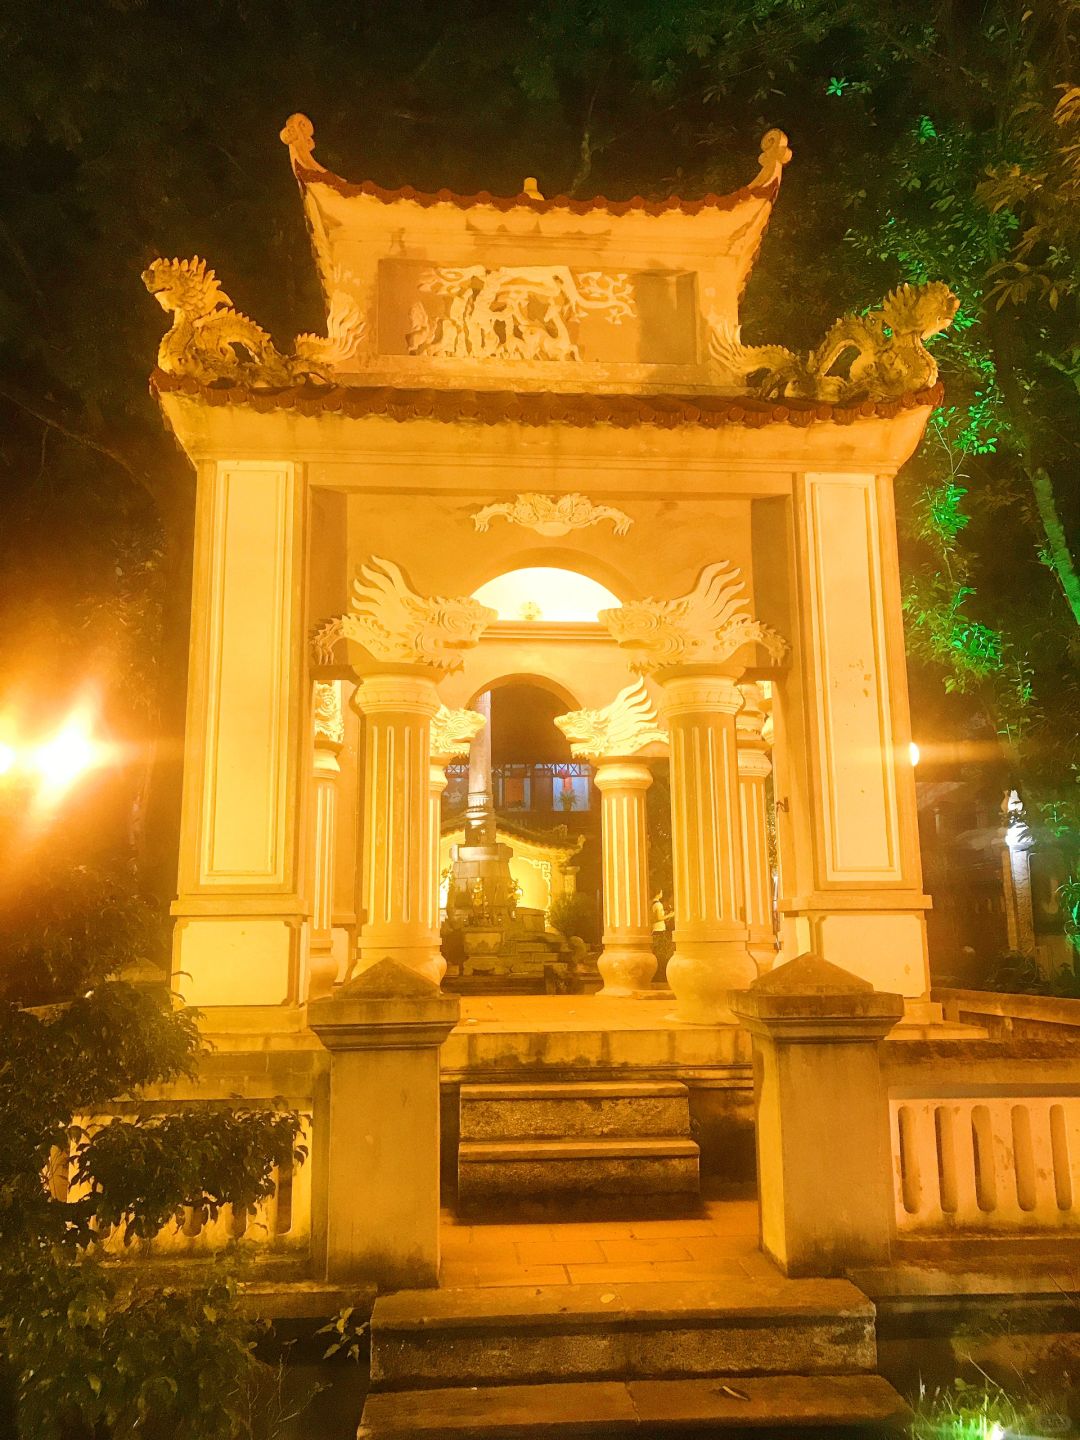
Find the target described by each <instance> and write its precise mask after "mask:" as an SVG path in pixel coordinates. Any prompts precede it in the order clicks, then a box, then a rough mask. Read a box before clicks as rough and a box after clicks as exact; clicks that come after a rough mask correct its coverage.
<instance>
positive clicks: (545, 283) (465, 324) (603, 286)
mask: <svg viewBox="0 0 1080 1440" xmlns="http://www.w3.org/2000/svg"><path fill="white" fill-rule="evenodd" d="M420 290H421V292H422V293H425V294H427V295H430V296H431V297H432V299H433V301H434V302H435V303H434V304H433V305H432V307H431V312H429V309H428V305H427V304H425V303H424V301H423V300H418V301H417V302H416V303H415V304H414V305H413V307H412V310H411V312H410V314H409V324H408V330H407V333H406V344H407V346H408V350H409V354H410V355H426V356H431V357H435V358H443V359H450V358H462V357H467V358H473V359H482V358H489V359H499V360H580V359H581V350H580V348H579V344H578V329H579V327H580V324H581V321H582V320H583V319H584V318H585V316H586V315H588V314H590V313H600V314H604V315H606V316H607V318H608V319H609V320H610V322H611V323H612V324H613V325H621V324H622V322H623V321H624V320H627V319H630V318H632V317H633V316H634V315H635V314H636V313H637V311H636V303H635V300H634V289H633V281H632V279H631V277H630V276H629V275H624V274H604V273H603V272H601V271H599V270H579V271H573V270H571V269H569V267H568V266H565V265H514V266H508V265H504V266H498V267H497V268H494V269H490V268H488V267H486V266H483V265H463V266H446V265H442V266H436V267H433V268H432V269H430V270H428V271H427V272H425V274H424V275H423V277H422V279H421V281H420Z"/></svg>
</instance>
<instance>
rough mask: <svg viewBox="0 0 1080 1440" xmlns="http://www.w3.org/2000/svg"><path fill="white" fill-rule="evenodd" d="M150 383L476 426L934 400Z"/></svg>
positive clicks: (166, 379)
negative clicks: (467, 422) (843, 400)
mask: <svg viewBox="0 0 1080 1440" xmlns="http://www.w3.org/2000/svg"><path fill="white" fill-rule="evenodd" d="M150 384H151V388H152V389H154V390H156V391H157V392H158V393H160V394H169V393H172V394H179V395H189V396H191V397H193V398H195V399H198V400H199V401H201V402H202V403H203V404H204V405H243V406H246V407H248V408H250V409H252V410H258V411H261V412H266V411H271V410H295V411H296V412H297V414H300V415H343V416H345V417H347V418H348V419H353V420H355V419H360V418H363V417H366V416H383V417H385V418H386V419H388V420H401V421H404V420H441V421H445V422H447V423H453V422H454V421H458V420H472V421H475V422H477V423H479V424H481V425H499V424H507V423H509V424H518V425H549V424H559V425H577V426H586V425H617V426H620V427H623V428H626V427H629V426H633V425H658V426H660V427H662V428H663V429H672V428H674V427H675V426H678V425H700V426H703V427H705V428H706V429H716V428H718V427H719V426H722V425H745V426H748V427H749V428H751V429H753V430H757V429H760V427H761V426H763V425H775V424H787V425H796V426H799V427H802V426H805V425H812V424H814V423H815V422H819V421H831V422H832V423H833V424H834V425H850V424H852V423H853V422H854V421H856V420H862V419H873V418H877V419H892V418H894V417H895V416H896V415H899V414H900V413H901V412H902V411H904V410H912V409H915V408H917V407H918V406H922V405H937V404H938V403H939V402H940V400H941V396H942V387H941V385H940V384H938V385H934V386H932V387H931V388H930V389H927V390H917V391H915V392H914V393H912V394H909V395H901V396H899V397H897V398H896V399H891V400H862V401H858V402H855V403H853V404H849V405H830V404H825V403H823V402H821V401H817V400H759V399H757V398H756V397H754V396H750V395H734V396H732V395H598V394H584V393H582V394H569V395H566V394H558V393H556V392H554V391H547V390H543V391H517V390H418V389H405V388H402V387H398V386H391V385H315V384H310V383H308V384H303V385H292V386H289V387H287V388H285V389H263V388H258V389H256V388H253V387H250V386H245V385H201V384H200V383H199V382H198V381H197V380H193V379H191V378H190V377H188V376H185V375H171V374H167V373H166V372H165V371H163V370H155V371H154V372H153V374H152V375H151V377H150Z"/></svg>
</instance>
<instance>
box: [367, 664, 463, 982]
mask: <svg viewBox="0 0 1080 1440" xmlns="http://www.w3.org/2000/svg"><path fill="white" fill-rule="evenodd" d="M353 703H354V704H355V705H356V706H357V708H358V709H359V710H361V711H362V712H363V715H364V718H365V721H366V724H365V726H364V824H363V892H362V893H363V908H364V912H365V918H364V923H363V926H362V927H361V930H360V958H359V963H358V969H359V971H360V972H363V971H365V970H367V969H368V968H369V967H370V966H372V965H375V964H377V963H378V961H380V960H384V959H386V958H388V957H389V958H391V959H394V960H398V961H400V962H401V963H402V964H403V965H407V966H409V967H410V968H411V969H413V970H415V971H417V973H418V974H420V975H423V976H425V977H426V978H427V979H428V980H430V981H432V982H433V983H434V984H436V985H437V984H438V983H439V981H440V980H441V978H442V975H443V971H444V970H445V968H446V965H445V962H444V961H443V959H442V956H441V955H440V954H439V937H438V933H437V931H433V930H432V925H431V879H430V868H431V844H430V839H429V829H430V823H431V822H430V816H431V810H430V791H431V749H430V746H431V720H432V717H433V716H434V715H435V714H436V712H437V711H438V708H439V697H438V692H437V691H436V688H435V681H434V679H433V678H432V675H431V672H427V673H416V672H415V671H414V672H413V673H399V674H387V675H367V676H365V677H364V679H363V680H361V681H360V683H359V685H358V686H357V687H356V694H355V696H354V700H353Z"/></svg>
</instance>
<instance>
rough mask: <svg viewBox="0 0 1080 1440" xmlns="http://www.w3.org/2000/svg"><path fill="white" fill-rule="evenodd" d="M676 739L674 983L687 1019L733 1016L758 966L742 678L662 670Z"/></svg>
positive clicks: (673, 764) (673, 788)
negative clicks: (741, 738)
mask: <svg viewBox="0 0 1080 1440" xmlns="http://www.w3.org/2000/svg"><path fill="white" fill-rule="evenodd" d="M656 679H657V680H658V681H659V682H660V685H661V687H662V689H663V694H664V700H663V714H664V719H665V720H666V722H667V728H668V732H669V734H670V737H671V849H672V870H673V879H674V889H675V953H674V954H673V955H672V957H671V959H670V960H669V961H668V965H667V978H668V984H669V985H670V986H671V988H672V990H673V991H674V992H675V996H676V999H677V1000H678V1002H679V1003H678V1012H677V1013H678V1014H679V1016H680V1017H681V1018H682V1019H685V1020H692V1021H696V1022H699V1023H704V1024H714V1023H717V1022H728V1021H730V1020H731V1010H730V1007H729V1004H728V992H729V991H731V990H739V989H742V988H744V987H745V986H747V985H749V984H750V982H751V981H752V980H753V979H754V977H755V975H756V973H757V970H756V967H755V965H754V962H753V960H752V959H751V957H750V954H749V952H748V950H747V930H746V921H745V919H744V918H743V899H742V884H743V858H742V834H741V826H740V823H739V808H738V807H739V795H738V761H737V753H736V740H735V714H736V711H737V710H738V709H739V707H740V705H741V704H742V697H741V695H740V694H739V691H738V687H737V686H736V683H735V678H734V676H732V675H725V674H708V673H705V674H699V673H694V672H693V671H691V670H690V669H689V668H687V669H680V670H674V669H669V670H659V671H657V674H656Z"/></svg>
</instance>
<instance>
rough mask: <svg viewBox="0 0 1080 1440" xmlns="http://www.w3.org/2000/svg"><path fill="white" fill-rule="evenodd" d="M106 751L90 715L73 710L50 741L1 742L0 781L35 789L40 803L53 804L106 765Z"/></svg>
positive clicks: (106, 748)
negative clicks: (91, 772) (93, 726)
mask: <svg viewBox="0 0 1080 1440" xmlns="http://www.w3.org/2000/svg"><path fill="white" fill-rule="evenodd" d="M108 748H109V747H107V746H106V745H104V744H103V743H102V742H101V741H100V740H96V739H95V738H94V736H93V733H92V731H91V726H90V719H89V716H88V715H87V714H86V713H85V712H82V711H76V712H74V713H73V714H72V715H70V716H69V717H68V719H67V720H66V721H65V722H64V724H63V726H62V727H61V728H60V729H59V730H58V731H57V732H56V734H55V735H53V736H52V738H51V739H49V740H44V741H39V742H36V743H33V744H30V745H25V746H24V745H19V744H13V743H12V742H10V741H0V782H5V783H7V784H12V783H14V784H21V785H22V786H31V787H34V788H36V790H37V797H38V799H39V800H40V801H44V802H45V803H47V804H53V803H55V802H56V801H58V800H59V799H60V797H61V796H62V795H64V794H66V793H67V791H69V790H70V789H71V788H72V786H73V785H75V784H76V783H77V782H78V781H79V780H81V779H82V777H83V776H84V775H85V774H86V773H87V771H89V770H92V769H94V768H95V767H96V766H98V765H102V764H104V763H105V760H106V758H107V755H108Z"/></svg>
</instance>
